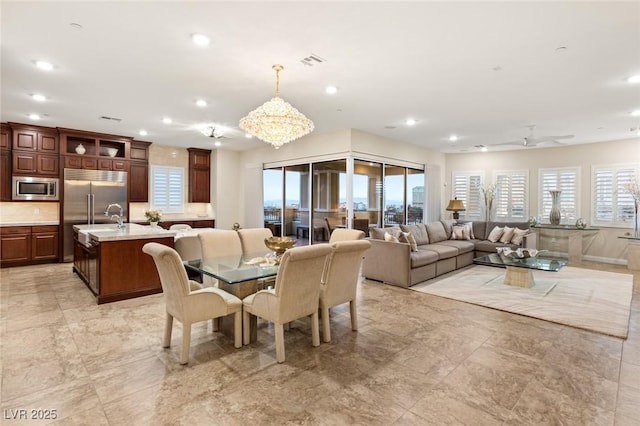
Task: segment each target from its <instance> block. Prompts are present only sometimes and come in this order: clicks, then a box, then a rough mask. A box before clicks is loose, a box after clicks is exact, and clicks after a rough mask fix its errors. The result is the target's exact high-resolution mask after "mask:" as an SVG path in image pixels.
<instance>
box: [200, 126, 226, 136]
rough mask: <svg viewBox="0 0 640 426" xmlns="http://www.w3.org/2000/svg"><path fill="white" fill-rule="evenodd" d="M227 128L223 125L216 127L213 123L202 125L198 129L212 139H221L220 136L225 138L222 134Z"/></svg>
mask: <svg viewBox="0 0 640 426" xmlns="http://www.w3.org/2000/svg"><path fill="white" fill-rule="evenodd" d="M226 131H227V129H225V128H224V127H219V126H218V127H216V126H215V125H213V124H212V125H208V126H205V127H203V128H202V129H200V132H201V133H202V134H203V135H205V136H207V137H209V138H214V139H222V138H225V139H226V138H227V137H226V136H225V135H224V134H225V133H226Z"/></svg>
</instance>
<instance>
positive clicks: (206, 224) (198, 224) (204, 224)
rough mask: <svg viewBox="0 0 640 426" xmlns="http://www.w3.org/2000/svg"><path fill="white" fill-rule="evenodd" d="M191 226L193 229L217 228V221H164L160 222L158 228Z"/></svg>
mask: <svg viewBox="0 0 640 426" xmlns="http://www.w3.org/2000/svg"><path fill="white" fill-rule="evenodd" d="M177 224H181V225H189V226H190V227H192V228H215V227H216V221H215V219H204V220H162V221H160V222H158V226H160V227H162V228H164V229H169V228H171V225H177Z"/></svg>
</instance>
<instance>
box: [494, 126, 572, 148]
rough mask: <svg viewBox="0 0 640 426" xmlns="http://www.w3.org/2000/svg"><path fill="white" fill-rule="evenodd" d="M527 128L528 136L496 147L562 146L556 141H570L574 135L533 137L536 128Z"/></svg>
mask: <svg viewBox="0 0 640 426" xmlns="http://www.w3.org/2000/svg"><path fill="white" fill-rule="evenodd" d="M527 127H528V128H529V136H525V137H524V138H522V139H518V140H516V141H511V142H505V143H499V144H496V145H517V146H525V147H533V146H537V145H540V144H543V143H553V144H559V145H562V144H563V142H560V141H558V139H571V138H573V137H574V135H561V136H535V135H534V134H533V132H534V130H535V128H536V126H535V125H533V126H527Z"/></svg>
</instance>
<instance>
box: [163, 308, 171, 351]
mask: <svg viewBox="0 0 640 426" xmlns="http://www.w3.org/2000/svg"><path fill="white" fill-rule="evenodd" d="M172 330H173V315H171V314H170V313H169V312H167V319H166V320H165V323H164V341H163V342H162V347H164V348H168V347H169V346H171V331H172Z"/></svg>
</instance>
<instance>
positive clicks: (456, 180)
mask: <svg viewBox="0 0 640 426" xmlns="http://www.w3.org/2000/svg"><path fill="white" fill-rule="evenodd" d="M482 180H483V176H482V174H481V173H479V172H453V174H452V175H451V186H452V190H451V193H452V197H453V198H457V199H458V200H462V202H463V203H464V207H465V209H466V210H465V211H461V212H459V214H460V219H466V220H477V219H481V218H483V217H484V198H483V195H482V191H481V188H482Z"/></svg>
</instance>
